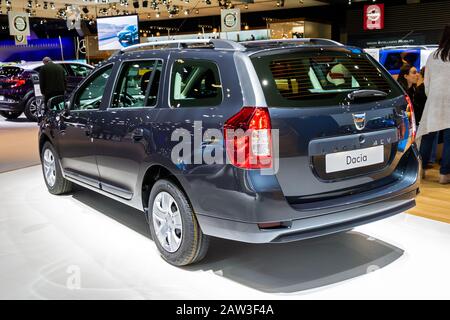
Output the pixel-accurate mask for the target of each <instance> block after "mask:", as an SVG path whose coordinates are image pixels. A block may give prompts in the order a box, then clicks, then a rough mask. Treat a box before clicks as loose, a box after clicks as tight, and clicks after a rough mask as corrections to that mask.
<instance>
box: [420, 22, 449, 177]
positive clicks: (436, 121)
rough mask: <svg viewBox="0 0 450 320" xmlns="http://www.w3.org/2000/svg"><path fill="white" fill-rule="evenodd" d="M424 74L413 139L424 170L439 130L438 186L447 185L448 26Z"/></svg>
mask: <svg viewBox="0 0 450 320" xmlns="http://www.w3.org/2000/svg"><path fill="white" fill-rule="evenodd" d="M426 70H427V72H426V73H425V92H426V94H427V96H428V99H427V102H426V104H425V110H424V111H423V115H422V120H421V121H420V125H419V130H418V132H417V136H418V137H419V136H422V143H421V145H420V154H421V156H422V167H423V168H424V170H425V166H426V165H427V163H428V161H429V159H430V155H431V149H432V146H433V141H434V139H435V137H436V134H437V133H438V132H439V131H440V130H443V137H444V151H443V154H442V161H441V169H440V177H439V182H440V183H442V184H446V183H450V85H449V77H450V26H447V27H445V30H444V33H443V35H442V39H441V42H440V44H439V49H438V50H437V51H436V52H435V53H434V54H433V55H431V56H430V57H429V58H428V61H427V66H426Z"/></svg>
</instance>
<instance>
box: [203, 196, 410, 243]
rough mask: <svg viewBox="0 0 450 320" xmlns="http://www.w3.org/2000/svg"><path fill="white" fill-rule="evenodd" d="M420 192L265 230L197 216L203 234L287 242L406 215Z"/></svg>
mask: <svg viewBox="0 0 450 320" xmlns="http://www.w3.org/2000/svg"><path fill="white" fill-rule="evenodd" d="M417 192H418V189H414V190H412V191H409V192H407V193H404V194H401V195H398V196H395V197H392V198H388V199H384V200H383V201H379V202H375V203H372V204H370V205H366V206H361V207H357V208H354V209H351V210H345V211H340V212H335V213H330V214H325V215H321V216H316V217H310V218H304V219H298V220H293V221H292V222H291V223H290V226H288V227H283V228H279V229H271V230H261V229H260V228H259V227H258V225H257V224H253V223H244V222H240V221H231V220H225V219H219V218H214V217H209V216H205V215H197V218H198V221H199V224H200V226H201V228H202V231H203V233H205V234H207V235H211V236H215V237H219V238H224V239H229V240H235V241H241V242H248V243H283V242H292V241H298V240H303V239H309V238H314V237H319V236H323V235H327V234H332V233H337V232H342V231H347V230H350V229H352V228H354V227H357V226H359V225H363V224H367V223H370V222H373V221H377V220H380V219H384V218H388V217H390V216H393V215H395V214H398V213H402V212H404V211H405V210H408V209H410V208H412V207H414V206H415V204H416V202H415V200H414V198H415V197H416V194H417Z"/></svg>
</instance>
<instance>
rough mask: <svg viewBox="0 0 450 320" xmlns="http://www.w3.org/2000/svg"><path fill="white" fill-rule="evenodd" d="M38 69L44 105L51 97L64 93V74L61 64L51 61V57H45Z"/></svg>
mask: <svg viewBox="0 0 450 320" xmlns="http://www.w3.org/2000/svg"><path fill="white" fill-rule="evenodd" d="M42 62H43V63H44V66H42V68H41V70H40V71H39V85H40V87H41V93H42V95H43V96H44V102H45V105H47V102H48V100H50V99H51V98H53V97H56V96H61V95H64V93H65V91H66V76H65V74H64V69H63V67H62V66H60V65H58V64H55V63H53V61H52V59H50V58H49V57H45V58H44V59H43V60H42Z"/></svg>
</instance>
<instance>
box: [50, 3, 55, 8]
mask: <svg viewBox="0 0 450 320" xmlns="http://www.w3.org/2000/svg"><path fill="white" fill-rule="evenodd" d="M50 8H51V9H52V10H55V9H56V7H55V4H54V3H53V2H51V3H50Z"/></svg>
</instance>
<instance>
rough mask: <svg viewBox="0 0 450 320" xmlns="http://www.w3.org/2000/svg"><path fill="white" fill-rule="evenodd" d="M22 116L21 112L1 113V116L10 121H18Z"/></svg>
mask: <svg viewBox="0 0 450 320" xmlns="http://www.w3.org/2000/svg"><path fill="white" fill-rule="evenodd" d="M21 114H22V112H19V111H0V115H2V116H3V117H5V118H6V119H9V120H13V119H17V118H18V117H19V116H20V115H21Z"/></svg>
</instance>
